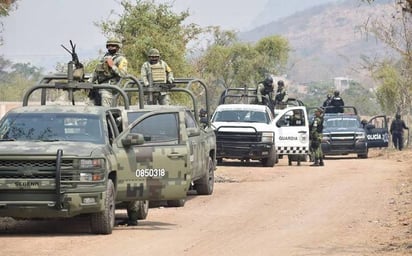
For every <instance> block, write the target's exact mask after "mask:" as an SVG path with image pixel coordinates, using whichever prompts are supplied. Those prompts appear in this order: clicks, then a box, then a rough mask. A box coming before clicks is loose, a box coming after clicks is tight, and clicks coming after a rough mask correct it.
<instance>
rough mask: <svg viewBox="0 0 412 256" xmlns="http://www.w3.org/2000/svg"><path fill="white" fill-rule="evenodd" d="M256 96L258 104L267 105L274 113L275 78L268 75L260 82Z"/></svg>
mask: <svg viewBox="0 0 412 256" xmlns="http://www.w3.org/2000/svg"><path fill="white" fill-rule="evenodd" d="M256 97H257V103H258V104H264V105H267V106H268V107H269V108H270V110H271V111H272V113H274V104H273V103H274V100H275V98H274V94H273V78H272V76H267V77H266V78H265V80H263V81H262V82H260V83H259V84H258V86H257V90H256Z"/></svg>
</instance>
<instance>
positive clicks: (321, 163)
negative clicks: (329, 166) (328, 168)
mask: <svg viewBox="0 0 412 256" xmlns="http://www.w3.org/2000/svg"><path fill="white" fill-rule="evenodd" d="M319 166H325V163H324V162H323V159H322V158H321V159H320V161H319Z"/></svg>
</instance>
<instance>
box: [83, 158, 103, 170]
mask: <svg viewBox="0 0 412 256" xmlns="http://www.w3.org/2000/svg"><path fill="white" fill-rule="evenodd" d="M103 162H104V161H103V159H80V161H79V168H80V169H93V168H102V167H103Z"/></svg>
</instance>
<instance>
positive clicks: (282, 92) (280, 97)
mask: <svg viewBox="0 0 412 256" xmlns="http://www.w3.org/2000/svg"><path fill="white" fill-rule="evenodd" d="M285 95H286V91H285V90H284V89H282V90H277V92H276V97H275V99H276V101H278V102H280V101H282V100H283V98H285Z"/></svg>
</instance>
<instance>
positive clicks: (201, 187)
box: [195, 156, 215, 195]
mask: <svg viewBox="0 0 412 256" xmlns="http://www.w3.org/2000/svg"><path fill="white" fill-rule="evenodd" d="M214 185H215V166H214V163H213V160H212V158H211V157H210V156H209V162H208V166H207V172H206V174H205V176H203V177H202V178H201V179H199V180H197V181H196V182H195V189H196V192H197V193H198V194H199V195H211V194H212V193H213V187H214Z"/></svg>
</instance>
